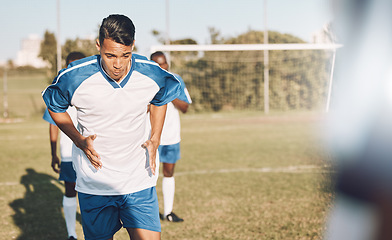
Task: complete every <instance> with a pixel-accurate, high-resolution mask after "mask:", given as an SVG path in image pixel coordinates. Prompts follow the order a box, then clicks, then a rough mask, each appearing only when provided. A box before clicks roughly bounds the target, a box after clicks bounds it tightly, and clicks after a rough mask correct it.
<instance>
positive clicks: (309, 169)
mask: <svg viewBox="0 0 392 240" xmlns="http://www.w3.org/2000/svg"><path fill="white" fill-rule="evenodd" d="M324 167H325V166H315V165H301V166H288V167H277V168H272V167H265V168H236V169H216V170H198V171H188V172H176V173H175V176H186V175H204V174H215V173H241V172H259V173H320V172H321V171H325V169H324V170H323V168H324ZM315 170H316V171H315ZM42 183H46V182H42ZM50 183H52V184H59V181H56V180H51V181H50ZM19 184H21V183H20V182H0V186H15V185H19Z"/></svg>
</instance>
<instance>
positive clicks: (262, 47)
mask: <svg viewBox="0 0 392 240" xmlns="http://www.w3.org/2000/svg"><path fill="white" fill-rule="evenodd" d="M341 47H343V45H342V44H336V43H327V44H322V43H284V44H281V43H277V44H205V45H197V44H184V45H182V44H177V45H154V46H151V47H150V53H153V52H156V51H162V52H181V51H273V50H331V51H333V56H332V66H331V73H330V78H329V84H328V85H329V86H328V97H327V103H326V108H325V111H326V112H328V111H329V105H330V100H331V91H332V81H333V71H334V68H335V57H336V50H337V49H338V48H341ZM169 59H170V58H169ZM265 97H266V98H267V99H264V101H265V102H267V103H268V102H269V99H268V96H266V95H265ZM267 113H268V111H267Z"/></svg>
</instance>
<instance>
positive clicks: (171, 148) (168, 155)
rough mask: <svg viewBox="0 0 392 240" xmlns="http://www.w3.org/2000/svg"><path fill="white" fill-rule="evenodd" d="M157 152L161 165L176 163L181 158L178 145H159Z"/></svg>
mask: <svg viewBox="0 0 392 240" xmlns="http://www.w3.org/2000/svg"><path fill="white" fill-rule="evenodd" d="M158 151H159V161H160V162H163V163H176V162H177V161H178V160H179V159H180V157H181V153H180V143H176V144H172V145H160V146H159V147H158Z"/></svg>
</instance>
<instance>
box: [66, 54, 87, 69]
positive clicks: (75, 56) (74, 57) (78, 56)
mask: <svg viewBox="0 0 392 240" xmlns="http://www.w3.org/2000/svg"><path fill="white" fill-rule="evenodd" d="M85 57H86V55H84V54H83V53H81V52H70V53H69V54H68V56H67V59H65V63H66V64H67V66H68V64H69V63H70V62H72V61H75V60H78V59H82V58H85Z"/></svg>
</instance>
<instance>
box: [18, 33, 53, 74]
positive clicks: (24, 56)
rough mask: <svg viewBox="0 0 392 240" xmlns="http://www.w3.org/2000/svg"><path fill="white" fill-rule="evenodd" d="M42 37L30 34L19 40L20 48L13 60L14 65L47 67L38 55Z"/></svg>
mask: <svg viewBox="0 0 392 240" xmlns="http://www.w3.org/2000/svg"><path fill="white" fill-rule="evenodd" d="M41 42H42V39H41V38H40V37H39V36H38V35H30V36H29V37H28V38H25V39H23V40H22V42H21V49H20V51H18V54H17V56H16V59H15V61H14V64H15V66H17V67H18V66H27V65H29V66H33V67H36V68H42V67H47V66H48V63H46V62H45V61H44V60H43V59H42V58H40V57H38V55H39V52H40V49H41Z"/></svg>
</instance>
